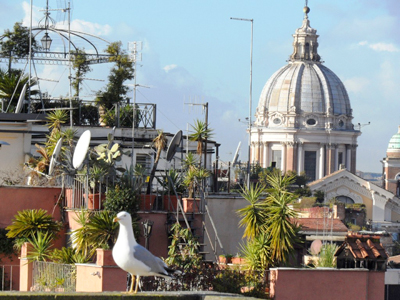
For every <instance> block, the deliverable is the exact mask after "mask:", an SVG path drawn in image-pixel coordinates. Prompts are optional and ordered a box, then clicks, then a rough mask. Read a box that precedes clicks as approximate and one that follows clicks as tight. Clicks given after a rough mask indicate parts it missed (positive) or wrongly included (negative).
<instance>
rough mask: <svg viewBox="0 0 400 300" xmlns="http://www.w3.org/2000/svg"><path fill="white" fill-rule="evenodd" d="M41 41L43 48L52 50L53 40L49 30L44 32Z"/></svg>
mask: <svg viewBox="0 0 400 300" xmlns="http://www.w3.org/2000/svg"><path fill="white" fill-rule="evenodd" d="M40 41H41V43H42V48H43V49H44V50H45V51H49V50H50V46H51V42H52V41H53V40H52V39H51V38H50V36H49V34H48V33H47V32H46V33H45V34H44V36H43V37H42V39H41V40H40Z"/></svg>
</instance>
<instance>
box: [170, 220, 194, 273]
mask: <svg viewBox="0 0 400 300" xmlns="http://www.w3.org/2000/svg"><path fill="white" fill-rule="evenodd" d="M171 232H172V233H171V245H170V246H169V247H168V249H169V250H168V258H167V259H166V260H165V262H166V263H167V264H169V265H176V266H180V267H181V268H183V269H184V270H190V269H192V268H197V267H199V266H200V263H201V261H202V258H201V255H200V254H199V251H198V249H199V246H200V244H199V242H198V241H197V239H196V238H195V237H194V236H193V234H192V232H191V231H190V230H189V229H188V228H183V227H182V226H181V225H180V224H179V223H175V224H174V225H172V227H171Z"/></svg>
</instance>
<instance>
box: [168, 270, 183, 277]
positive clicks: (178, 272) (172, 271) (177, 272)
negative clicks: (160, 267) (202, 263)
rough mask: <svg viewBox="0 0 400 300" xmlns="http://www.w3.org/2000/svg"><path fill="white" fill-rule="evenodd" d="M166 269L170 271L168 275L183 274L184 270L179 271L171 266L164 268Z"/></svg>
mask: <svg viewBox="0 0 400 300" xmlns="http://www.w3.org/2000/svg"><path fill="white" fill-rule="evenodd" d="M164 269H165V271H166V272H167V273H168V276H170V277H174V276H175V275H181V274H182V272H181V271H179V270H174V269H171V268H164Z"/></svg>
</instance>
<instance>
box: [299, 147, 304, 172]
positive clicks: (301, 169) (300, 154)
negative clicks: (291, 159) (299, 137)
mask: <svg viewBox="0 0 400 300" xmlns="http://www.w3.org/2000/svg"><path fill="white" fill-rule="evenodd" d="M297 145H298V146H297V174H299V175H300V173H301V172H303V171H304V152H303V142H298V143H297Z"/></svg>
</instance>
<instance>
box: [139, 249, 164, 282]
mask: <svg viewBox="0 0 400 300" xmlns="http://www.w3.org/2000/svg"><path fill="white" fill-rule="evenodd" d="M133 257H134V258H135V259H136V260H138V261H141V262H142V263H143V264H145V265H146V266H147V267H149V268H150V271H149V272H150V273H156V274H159V275H162V276H169V274H168V272H167V271H166V268H167V265H166V264H165V263H164V262H163V261H162V260H161V259H160V258H158V257H156V256H154V255H153V254H151V253H150V251H148V250H147V249H146V248H144V247H143V246H141V245H139V244H136V245H135V246H134V248H133Z"/></svg>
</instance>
